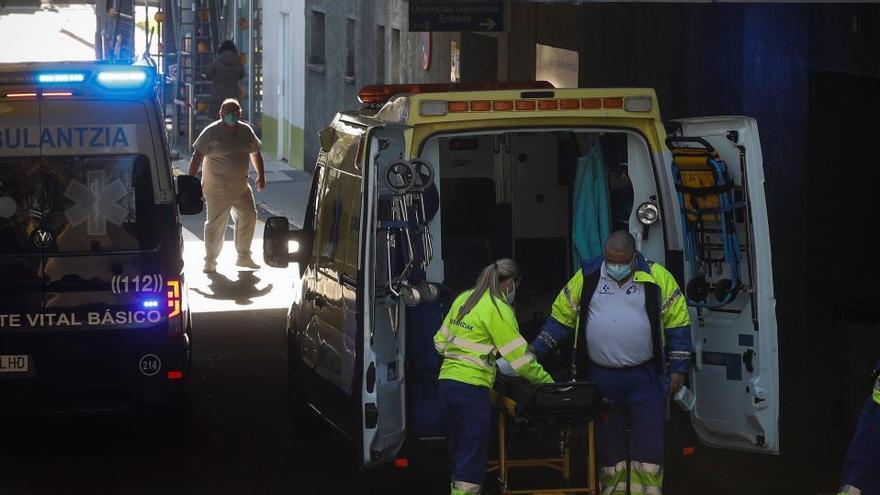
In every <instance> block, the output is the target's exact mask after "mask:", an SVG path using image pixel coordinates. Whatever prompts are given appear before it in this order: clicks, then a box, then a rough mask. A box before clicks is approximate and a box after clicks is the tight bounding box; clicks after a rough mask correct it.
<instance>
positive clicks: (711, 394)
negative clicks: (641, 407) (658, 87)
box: [666, 117, 780, 454]
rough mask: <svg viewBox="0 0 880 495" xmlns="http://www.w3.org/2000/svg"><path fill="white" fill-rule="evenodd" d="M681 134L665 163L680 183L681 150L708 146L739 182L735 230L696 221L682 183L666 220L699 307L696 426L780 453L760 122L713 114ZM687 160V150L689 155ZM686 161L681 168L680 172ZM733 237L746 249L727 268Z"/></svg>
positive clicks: (695, 311) (704, 433) (717, 443)
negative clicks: (671, 223)
mask: <svg viewBox="0 0 880 495" xmlns="http://www.w3.org/2000/svg"><path fill="white" fill-rule="evenodd" d="M673 128H674V130H673V132H672V133H670V136H669V138H670V139H669V140H668V141H667V143H668V145H669V147H670V149H671V150H672V153H671V156H667V160H666V163H668V164H670V170H668V172H670V177H671V180H672V181H673V182H681V181H680V180H679V181H676V174H680V175H686V174H688V173H689V172H688V171H687V170H685V168H686V163H685V160H686V158H685V159H681V158H679V159H678V160H674V158H673V157H675V156H679V157H680V156H682V154H681V152H682V149H681V148H693V147H696V148H700V147H703V148H705V147H706V144H708V145H709V146H708V148H709V149H710V150H711V149H713V148H714V150H715V151H717V154H718V157H719V158H720V159H721V161H723V162H724V164H726V169H727V171H728V173H729V177H730V182H732V188H731V189H729V190H730V191H731V192H732V195H731V196H728V197H727V198H728V199H727V200H726V201H731V200H732V201H733V203H729V204H731V205H732V206H731V209H730V210H729V211H730V212H731V213H730V217H729V219H730V220H729V222H728V223H727V224H726V226H725V229H726V233H725V229H722V228H721V226H720V223H721V220H718V221H716V222H712V221H711V218H712V217H711V216H710V217H709V218H710V220H709V221H706V222H697V221H694V220H695V218H694V216H690V217H689V216H688V215H687V214H685V213H683V212H682V211H681V210H680V206H681V204H682V203H685V204H686V206H691V207H693V206H695V205H696V204H697V203H696V202H695V201H694V200H693V197H691V198H687V199H685V197H684V196H683V188H682V187H677V188H676V189H673V195H674V198H675V202H676V203H677V204H676V208H675V211H674V213H670V214H667V219H669V220H672V218H673V216H674V218H675V221H676V222H677V223H678V225H677V227H678V229H677V231H678V232H679V234H680V236H679V240H680V241H681V242H682V247H683V250H684V252H685V260H684V268H685V270H684V272H685V273H684V277H685V280H684V282H685V286H684V287H682V288H683V289H684V290H685V293H686V294H687V299H688V305H689V306H690V316H691V329H692V332H693V334H692V335H693V342H694V350H695V354H696V356H695V360H694V362H693V366H692V373H691V376H690V384H691V388H692V390H693V392H694V394H695V396H696V404H695V407H694V408H693V409H692V410H691V422H692V424H693V427H694V429H695V430H696V432H697V435H698V436H699V438H700V440H701V441H702V442H703V443H705V444H706V445H709V446H713V447H721V448H730V449H737V450H744V451H754V452H763V453H771V454H778V453H779V401H780V397H779V369H778V368H779V356H778V349H777V323H776V299H775V295H774V291H773V266H772V263H771V256H770V233H769V227H768V220H767V205H766V202H765V196H764V173H763V159H762V156H761V143H760V140H759V137H758V126H757V123H756V122H755V120H754V119H752V118H748V117H704V118H695V119H683V120H677V121H674V124H673ZM681 138H683V139H681ZM700 138H701V139H700ZM677 139H678V140H677ZM676 148H678V151H679V154H678V155H677V154H676ZM687 154H688V151H687V150H685V151H684V155H687ZM679 162H680V164H681V165H682V166H683V167H682V168H679V167H678V165H677V163H679ZM716 163H717V162H716ZM687 179H688V178H686V180H685V181H684V182H683V183H680V184H679V186H689V187H696V188H697V189H699V188H705V187H707V186H711V185H710V184H707V183H706V182H700V181H699V180H697V181H696V182H698V184H697V183H695V182H694V176H690V177H689V179H690V181H688V180H687ZM716 186H717V185H716ZM671 187H675V184H672V185H671ZM721 201H722V200H720V199H716V202H715V203H712V202H710V203H709V204H706V203H703V204H702V205H701V206H702V207H707V208H711V207H715V209H716V210H718V209H719V208H718V207H719V206H722V205H723V204H724V203H723V202H721ZM718 202H721V203H718ZM721 209H723V208H721ZM701 218H703V217H701ZM714 218H716V219H720V218H723V215H718V216H715V217H714ZM689 222H690V223H691V225H690V226H688V223H689ZM698 224H701V225H698ZM670 230H672V231H675V230H676V229H670ZM725 241H727V242H728V244H727V246H728V248H729V251H728V253H731V252H733V251H736V252H737V253H738V265H736V266H733V265H732V264H731V263H729V262H727V259H726V258H727V257H731V256H730V254H728V255H727V257H725V254H724V252H723V249H722V246H724V242H725ZM731 241H733V242H731ZM689 242H690V246H691V249H688V243H689ZM733 246H737V248H736V249H733ZM719 260H720V261H719ZM734 271H736V273H732V272H734ZM701 272H702V274H701ZM695 277H696V278H701V279H707V280H709V281H710V283H709V284H708V285H707V284H703V287H702V291H703V295H704V296H705V297H703V298H702V299H701V297H700V293H699V292H700V287H699V285H700V284H691V283H690V282H691V281H693V280H694V278H695ZM725 279H727V280H731V279H733V280H731V282H732V284H733V286H736V285H737V279H738V282H739V284H740V288H739V290H737V291H735V292H734V293H735V295H728V296H726V297H725V296H724V294H725V292H724V291H723V290H721V291H719V290H718V285H719V284H718V282H721V281H723V280H725ZM726 284H727V283H726V282H721V284H720V285H726ZM694 293H696V295H695V294H694ZM692 296H694V297H692ZM694 298H696V299H697V300H696V301H695V300H694Z"/></svg>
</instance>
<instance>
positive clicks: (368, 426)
mask: <svg viewBox="0 0 880 495" xmlns="http://www.w3.org/2000/svg"><path fill="white" fill-rule="evenodd" d="M409 129H410V128H409V127H408V126H403V125H383V126H378V127H373V128H371V129H370V130H369V131H368V132H367V135H366V137H365V142H366V149H365V150H363V151H364V153H363V154H362V156H363V157H364V158H363V162H362V163H366V166H365V167H364V181H363V183H364V199H365V202H364V212H365V213H364V215H363V217H364V218H363V221H362V230H361V235H362V238H363V239H366V241H365V242H362V243H361V246H362V247H361V249H362V253H363V254H362V256H363V257H362V259H361V265H360V266H361V267H362V270H363V273H364V283H363V285H362V289H363V291H362V293H363V298H362V299H360V301H362V302H363V304H364V317H363V331H362V332H360V334H359V336H358V337H359V341H360V342H359V343H360V344H362V350H363V352H362V353H361V355H362V356H363V362H362V368H361V369H362V378H363V380H362V384H363V386H362V389H361V404H360V419H361V425H362V432H363V443H362V450H361V452H360V454H361V460H362V465H363V466H365V467H369V466H371V465H376V464H380V463H383V462H387V461H390V460H392V459H393V458H394V456H395V455H396V454H397V452H398V451H399V450H400V448H401V446H402V445H403V442H404V440H405V439H406V425H407V421H406V411H407V408H406V396H405V394H406V369H405V367H404V363H405V359H406V345H405V335H406V328H405V322H406V318H405V308H404V305H403V303H402V302H401V301H400V299H399V298H398V297H397V296H395V295H394V294H393V292H392V291H391V290H389V274H390V275H391V276H394V275H395V273H394V272H395V270H399V269H400V266H398V265H397V264H396V262H395V261H396V259H397V254H395V253H396V250H397V249H403V246H402V244H403V242H405V241H404V239H403V238H398V239H394V240H391V241H390V242H389V237H388V230H387V226H388V221H390V220H391V217H390V214H389V211H390V208H391V201H392V199H393V194H392V191H391V190H390V189H389V188H388V180H387V177H388V172H389V165H391V164H392V163H394V162H396V161H399V160H400V159H406V158H407V150H406V134H407V132H408V130H409ZM389 246H390V247H389ZM389 249H390V250H391V255H390V256H389ZM389 260H391V265H392V266H391V269H390V270H389Z"/></svg>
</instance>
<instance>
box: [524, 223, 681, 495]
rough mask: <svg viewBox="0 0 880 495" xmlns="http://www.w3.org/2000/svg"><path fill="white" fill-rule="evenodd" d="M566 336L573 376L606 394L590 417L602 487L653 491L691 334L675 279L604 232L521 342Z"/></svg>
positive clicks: (545, 343) (622, 237)
mask: <svg viewBox="0 0 880 495" xmlns="http://www.w3.org/2000/svg"><path fill="white" fill-rule="evenodd" d="M572 337H573V338H574V346H573V347H574V350H573V352H572V356H571V361H570V367H571V375H572V378H573V379H579V380H588V381H591V382H594V383H596V384H597V385H598V387H599V390H600V391H601V392H602V394H603V395H604V396H605V397H606V398H607V399H610V400H611V401H612V402H613V406H612V409H611V412H610V413H609V415H608V416H607V418H604V419H602V420H600V421H597V423H596V437H597V438H596V439H597V443H596V445H597V457H598V460H599V464H600V473H599V481H600V483H601V485H602V494H603V495H617V494H620V495H624V494H632V495H636V494H645V495H659V494H660V493H661V492H662V489H663V434H664V426H665V416H666V414H665V413H666V404H667V400H668V399H667V397H668V396H669V395H672V394H674V393H675V392H677V391H678V390H679V389H681V386H682V384H683V383H684V379H685V376H686V375H687V373H688V371H689V367H690V354H691V350H692V348H693V344H692V343H691V331H690V320H689V317H688V309H687V304H686V301H685V298H684V297H683V296H682V292H681V290H680V289H679V286H678V284H677V283H676V281H675V279H674V278H673V277H672V275H671V274H670V273H669V272H668V271H667V270H666V268H664V267H663V266H661V265H660V264H658V263H652V262H649V261H647V260H645V258H644V256H642V254H641V253H639V252H637V251H636V249H635V239H634V238H633V236H632V235H631V234H630V233H629V232H626V231H616V232H612V233H611V235H610V236H609V237H608V240H607V242H606V243H605V249H604V253H603V256H600V257H597V258H594V259H592V260H589V261H587V262H585V263H584V264H583V266H582V268H581V269H580V270H578V272H577V273H576V274H575V275H574V277H572V278H571V280H570V281H569V282H568V284H566V286H565V287H564V288H563V289H562V291H561V292H560V293H559V296H557V298H556V300H555V302H554V303H553V309H552V312H551V314H550V317H549V318H548V319H547V321H546V322H545V323H544V325H543V327H542V328H541V332H540V333H539V334H538V336H537V337H536V338H535V340H534V341H533V342H532V343H531V345H530V346H529V350H530V351H531V352H532V354H534V355H535V356H536V357H537V358H538V359H540V358H541V357H543V356H545V355H546V354H547V353H548V352H549V351H551V350H552V349H553V348H555V347H556V346H557V345H559V344H560V343H562V342H563V341H564V340H566V339H568V338H572ZM667 373H668V378H667ZM627 437H628V438H627ZM627 461H629V462H627Z"/></svg>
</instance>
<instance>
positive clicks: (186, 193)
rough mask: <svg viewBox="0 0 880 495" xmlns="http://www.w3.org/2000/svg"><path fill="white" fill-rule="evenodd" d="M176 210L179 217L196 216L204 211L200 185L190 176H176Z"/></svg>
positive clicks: (197, 180)
mask: <svg viewBox="0 0 880 495" xmlns="http://www.w3.org/2000/svg"><path fill="white" fill-rule="evenodd" d="M177 209H178V211H180V214H181V215H197V214H199V213H201V212H202V210H203V209H204V201H203V198H202V184H201V183H200V182H199V179H197V178H195V177H193V176H191V175H178V176H177Z"/></svg>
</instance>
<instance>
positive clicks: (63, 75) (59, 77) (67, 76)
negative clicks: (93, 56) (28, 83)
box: [37, 72, 86, 84]
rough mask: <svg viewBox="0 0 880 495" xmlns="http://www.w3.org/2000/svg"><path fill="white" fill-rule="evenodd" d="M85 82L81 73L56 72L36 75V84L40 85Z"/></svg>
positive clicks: (84, 77) (84, 76)
mask: <svg viewBox="0 0 880 495" xmlns="http://www.w3.org/2000/svg"><path fill="white" fill-rule="evenodd" d="M85 80H86V75H85V74H84V73H82V72H56V73H52V74H39V75H37V82H39V83H42V84H48V83H71V82H83V81H85Z"/></svg>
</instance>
